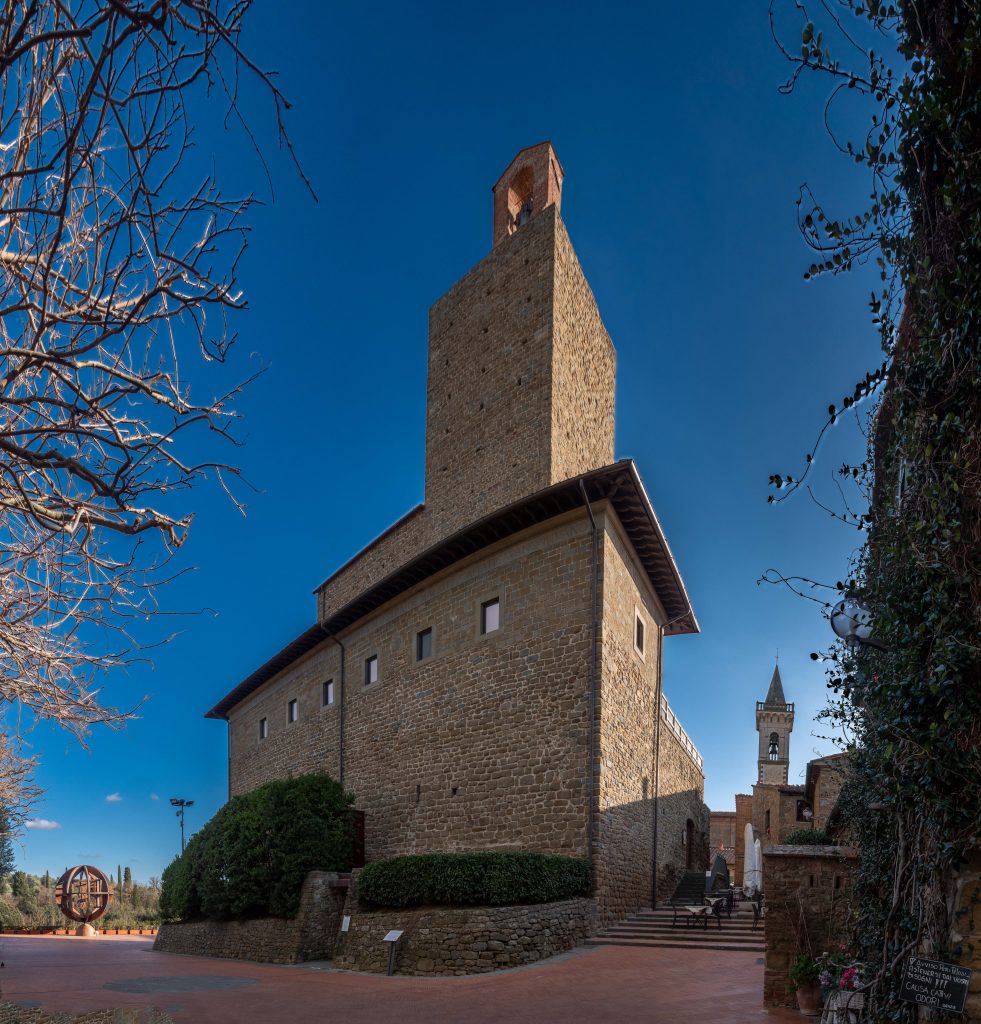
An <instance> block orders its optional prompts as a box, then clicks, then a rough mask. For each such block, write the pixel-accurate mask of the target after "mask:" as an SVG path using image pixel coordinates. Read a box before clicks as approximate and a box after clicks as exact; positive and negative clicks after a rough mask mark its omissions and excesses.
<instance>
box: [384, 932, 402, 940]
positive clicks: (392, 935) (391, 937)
mask: <svg viewBox="0 0 981 1024" xmlns="http://www.w3.org/2000/svg"><path fill="white" fill-rule="evenodd" d="M401 938H402V933H401V932H397V931H390V932H389V933H388V934H387V935H386V936H385V938H384V939H382V942H398V941H399V939H401Z"/></svg>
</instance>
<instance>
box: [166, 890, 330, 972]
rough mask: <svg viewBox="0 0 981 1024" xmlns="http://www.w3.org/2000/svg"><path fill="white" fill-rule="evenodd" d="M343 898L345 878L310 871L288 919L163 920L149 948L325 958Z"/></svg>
mask: <svg viewBox="0 0 981 1024" xmlns="http://www.w3.org/2000/svg"><path fill="white" fill-rule="evenodd" d="M346 897H347V879H346V878H344V879H342V878H340V876H338V875H337V874H336V873H335V872H329V871H311V872H310V874H309V875H307V877H306V880H305V881H304V883H303V890H302V893H301V895H300V910H299V912H298V914H297V915H296V917H295V918H293V919H286V918H280V917H263V918H253V919H251V920H246V921H189V922H187V923H185V924H163V925H161V926H160V932H159V934H158V935H157V938H156V940H155V941H154V943H153V948H154V949H156V950H160V951H162V952H164V953H184V954H186V955H188V956H216V957H222V958H225V959H230V960H259V961H262V962H265V963H273V964H293V963H301V962H303V961H305V960H329V959H330V958H331V956H332V955H333V952H334V941H335V938H336V936H337V933H338V929H339V928H340V924H341V911H342V909H343V906H344V901H345V899H346Z"/></svg>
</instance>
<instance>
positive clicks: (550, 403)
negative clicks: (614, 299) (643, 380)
mask: <svg viewBox="0 0 981 1024" xmlns="http://www.w3.org/2000/svg"><path fill="white" fill-rule="evenodd" d="M563 177H564V175H563V172H562V167H561V165H560V164H559V161H558V158H557V157H556V155H555V151H554V150H553V148H552V146H551V143H548V142H541V143H539V144H538V145H537V146H530V147H528V148H527V149H523V150H521V152H520V153H518V155H517V156H516V157H515V158H514V159H513V160H512V161H511V163H510V164H509V165H508V168H507V170H505V172H504V173H503V174H502V175H501V177H500V179H499V180H498V182H497V184H496V185H495V186H494V188H493V192H494V231H493V245H492V248H491V251H490V253H489V254H488V255H487V256H486V257H485V258H484V259H483V260H481V262H480V263H478V264H477V266H475V267H474V268H473V269H472V270H471V271H470V272H469V273H468V274H466V275H465V276H464V277H463V278H462V279H461V280H459V281H458V282H457V283H456V284H455V285H454V286H453V287H452V288H451V289H450V290H449V291H448V292H447V293H446V294H445V295H444V296H443V297H442V298H441V299H440V300H439V301H438V302H437V303H436V304H435V305H434V306H433V307H432V309H431V310H430V313H429V383H428V395H427V420H426V502H425V503H426V509H427V515H428V516H429V517H431V528H432V529H433V531H434V534H435V535H436V536H440V535H442V536H445V535H447V534H449V533H452V532H453V531H454V530H456V529H459V528H460V527H462V526H464V525H466V524H467V523H472V522H473V521H474V520H476V519H479V518H480V517H481V516H484V515H487V514H488V513H490V512H492V511H495V510H496V509H499V508H501V507H503V506H505V505H508V504H510V503H511V502H513V501H517V500H518V499H520V498H523V497H524V496H526V495H528V494H533V493H534V492H536V491H539V490H542V489H543V488H546V487H549V486H550V485H551V484H554V483H558V482H560V481H562V480H567V479H568V478H570V477H573V476H577V475H578V474H580V473H584V472H587V471H589V470H592V469H598V468H600V467H602V466H607V465H609V464H610V463H612V462H613V458H614V456H613V424H614V408H613V405H614V391H615V377H616V355H615V353H614V350H613V345H612V343H611V342H610V338H609V335H608V334H607V332H606V328H605V327H604V326H603V321H602V320H601V319H600V314H599V310H598V309H597V307H596V302H595V300H594V299H593V294H592V292H591V291H590V288H589V285H588V284H587V283H586V279H585V277H584V276H583V272H582V269H581V268H580V266H579V261H578V259H577V258H576V254H575V251H574V250H573V248H572V243H571V242H570V241H569V236H568V234H567V232H566V229H565V226H564V224H563V223H562V218H561V216H560V214H559V211H560V208H561V205H562V180H563Z"/></svg>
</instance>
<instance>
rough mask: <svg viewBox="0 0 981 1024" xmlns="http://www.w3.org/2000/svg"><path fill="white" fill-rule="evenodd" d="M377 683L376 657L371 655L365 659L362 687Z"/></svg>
mask: <svg viewBox="0 0 981 1024" xmlns="http://www.w3.org/2000/svg"><path fill="white" fill-rule="evenodd" d="M377 682H378V655H377V654H373V655H372V656H371V657H370V658H366V659H365V663H364V685H365V686H371V684H372V683H377Z"/></svg>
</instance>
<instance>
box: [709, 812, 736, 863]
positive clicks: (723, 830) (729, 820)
mask: <svg viewBox="0 0 981 1024" xmlns="http://www.w3.org/2000/svg"><path fill="white" fill-rule="evenodd" d="M735 849H736V812H735V811H709V856H710V857H712V858H714V857H715V855H716V854H717V853H722V854H723V855H724V856H726V857H727V859H728V864H729V870H730V871H731V870H732V866H733V863H734V860H733V859H731V858H733V856H734V851H735Z"/></svg>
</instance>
